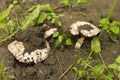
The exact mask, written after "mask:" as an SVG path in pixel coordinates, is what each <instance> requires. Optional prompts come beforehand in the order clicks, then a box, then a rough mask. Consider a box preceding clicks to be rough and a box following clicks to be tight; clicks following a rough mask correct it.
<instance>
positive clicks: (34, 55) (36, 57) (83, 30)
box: [8, 21, 100, 63]
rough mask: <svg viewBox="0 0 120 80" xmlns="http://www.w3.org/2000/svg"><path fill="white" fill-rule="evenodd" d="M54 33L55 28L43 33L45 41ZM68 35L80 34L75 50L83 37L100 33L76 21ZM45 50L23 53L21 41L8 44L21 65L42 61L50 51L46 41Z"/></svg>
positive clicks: (86, 24)
mask: <svg viewBox="0 0 120 80" xmlns="http://www.w3.org/2000/svg"><path fill="white" fill-rule="evenodd" d="M55 31H57V28H51V29H49V30H47V31H45V33H44V38H45V39H47V38H48V37H50V36H51V35H52V34H53V33H54V32H55ZM69 31H70V33H71V34H72V35H79V34H82V37H80V38H79V39H77V42H76V44H75V48H80V47H81V45H82V44H83V42H84V39H85V37H93V36H95V35H97V34H98V33H99V32H100V29H99V28H97V27H96V26H94V25H92V24H91V23H89V22H85V21H77V22H76V23H73V24H72V25H71V26H70V29H69ZM45 46H46V47H45V48H43V49H36V50H34V51H32V52H30V53H29V52H27V51H25V47H24V43H23V42H21V41H17V40H15V41H13V42H12V43H10V44H8V50H9V51H10V52H11V53H12V54H13V56H14V57H15V58H16V59H17V60H18V61H20V62H23V63H38V62H42V61H44V60H45V59H46V58H47V57H48V55H49V53H50V51H51V48H50V44H49V42H48V41H47V40H46V44H45Z"/></svg>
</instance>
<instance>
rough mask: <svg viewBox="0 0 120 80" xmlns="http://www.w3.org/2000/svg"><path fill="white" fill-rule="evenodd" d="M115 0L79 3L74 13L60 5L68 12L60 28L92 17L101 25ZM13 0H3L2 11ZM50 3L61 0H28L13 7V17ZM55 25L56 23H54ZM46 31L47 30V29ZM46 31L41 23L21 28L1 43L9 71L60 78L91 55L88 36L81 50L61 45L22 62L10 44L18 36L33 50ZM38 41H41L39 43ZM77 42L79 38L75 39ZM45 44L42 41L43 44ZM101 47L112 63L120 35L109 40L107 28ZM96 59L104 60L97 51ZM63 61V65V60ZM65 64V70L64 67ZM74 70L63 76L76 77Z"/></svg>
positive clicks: (21, 77) (27, 77)
mask: <svg viewBox="0 0 120 80" xmlns="http://www.w3.org/2000/svg"><path fill="white" fill-rule="evenodd" d="M113 1H114V0H93V1H92V5H80V6H79V7H76V8H74V9H73V10H71V12H70V14H69V13H68V11H67V10H66V9H65V8H59V9H57V10H56V12H57V13H63V14H65V16H64V17H62V18H61V21H62V24H63V25H62V27H61V28H60V30H62V32H67V31H68V27H69V26H70V25H71V24H72V23H74V22H76V21H78V20H80V21H89V22H91V23H93V24H95V25H96V26H98V25H99V20H100V17H101V16H102V17H106V16H107V14H108V11H109V9H110V7H111V5H112V3H113ZM10 3H11V0H0V12H2V11H3V10H5V9H6V8H7V6H8V5H9V4H10ZM46 3H49V4H51V5H52V6H53V7H59V6H60V5H59V0H34V1H32V2H29V1H28V2H26V3H24V4H23V5H22V6H21V7H22V8H21V9H20V10H18V11H17V12H15V10H13V11H12V13H13V15H12V16H13V17H14V14H16V13H17V14H18V15H20V14H21V13H23V12H24V11H25V10H26V9H27V8H30V7H31V6H33V5H37V4H46ZM119 3H120V0H118V4H117V5H116V9H115V10H114V13H113V16H112V17H111V19H112V20H119V21H120V15H119V12H120V8H119V7H120V5H119ZM53 26H54V25H53ZM43 32H44V30H43ZM43 32H42V31H41V26H37V27H33V28H29V29H27V30H25V31H20V32H18V33H17V34H16V35H15V36H14V37H13V38H12V39H11V40H9V41H6V42H4V43H3V44H2V45H1V46H0V61H2V63H3V64H4V66H5V68H7V69H8V74H10V75H14V76H15V80H59V77H60V75H61V74H62V73H63V72H64V71H65V70H66V69H67V68H68V67H69V66H70V65H71V64H74V65H76V62H77V60H78V59H79V58H80V57H83V58H84V59H86V58H87V56H88V52H89V50H90V40H91V39H89V38H87V39H86V40H85V43H84V44H83V46H82V47H81V49H79V50H75V49H74V46H70V47H68V46H63V45H62V46H61V47H59V48H57V49H54V48H52V51H51V53H50V55H49V57H48V58H47V59H46V60H45V61H43V62H41V63H38V64H24V63H20V62H18V61H17V60H16V59H15V58H14V56H13V55H12V54H11V53H10V52H9V51H8V49H7V45H8V43H10V42H12V41H13V40H15V39H17V40H20V41H24V43H26V44H30V43H32V44H30V46H32V47H30V48H29V50H32V49H35V48H38V47H39V46H40V45H37V43H39V44H41V43H42V42H44V39H43V38H42V37H43ZM36 42H37V43H36ZM52 43H53V41H52V42H51V47H53V44H52ZM74 43H75V41H74ZM41 45H42V44H41ZM101 47H102V52H101V54H102V57H103V59H104V60H105V62H106V64H109V63H112V62H113V61H114V59H115V58H116V57H117V56H118V55H119V53H120V35H119V36H118V42H117V43H113V42H112V41H110V40H109V38H108V36H107V34H106V33H105V32H104V34H103V35H102V38H101ZM93 60H94V62H95V64H99V63H101V62H100V60H99V58H98V56H97V55H93ZM59 63H60V64H61V65H60V64H59ZM61 66H62V68H63V69H62V70H61ZM74 75H75V74H74V72H73V71H72V70H70V71H69V72H68V73H67V74H66V77H67V79H66V78H65V77H63V78H62V80H74Z"/></svg>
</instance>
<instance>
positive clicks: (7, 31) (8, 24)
mask: <svg viewBox="0 0 120 80" xmlns="http://www.w3.org/2000/svg"><path fill="white" fill-rule="evenodd" d="M14 6H16V1H15V2H13V4H10V5H9V6H8V8H7V9H6V10H5V11H3V12H2V13H0V42H2V41H5V40H7V39H8V38H11V36H12V35H14V34H15V33H16V31H15V27H16V23H15V22H14V21H13V20H12V19H9V14H10V11H11V10H12V8H13V7H14Z"/></svg>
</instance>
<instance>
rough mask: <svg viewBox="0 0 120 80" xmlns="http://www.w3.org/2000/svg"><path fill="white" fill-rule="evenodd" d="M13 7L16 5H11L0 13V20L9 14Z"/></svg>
mask: <svg viewBox="0 0 120 80" xmlns="http://www.w3.org/2000/svg"><path fill="white" fill-rule="evenodd" d="M13 7H14V5H13V4H11V5H9V7H8V8H7V9H6V10H5V11H4V12H2V13H1V14H0V22H1V21H2V20H4V19H6V18H7V16H8V15H9V13H10V11H11V9H12V8H13Z"/></svg>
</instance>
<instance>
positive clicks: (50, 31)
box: [44, 28, 57, 39]
mask: <svg viewBox="0 0 120 80" xmlns="http://www.w3.org/2000/svg"><path fill="white" fill-rule="evenodd" d="M55 31H57V28H51V29H49V30H47V31H45V33H44V38H45V39H46V38H48V37H50V36H51V35H52V34H53V33H54V32H55Z"/></svg>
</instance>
